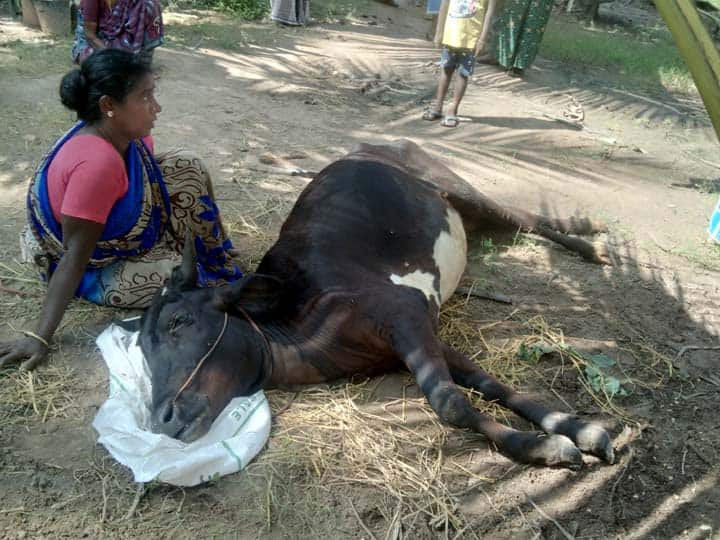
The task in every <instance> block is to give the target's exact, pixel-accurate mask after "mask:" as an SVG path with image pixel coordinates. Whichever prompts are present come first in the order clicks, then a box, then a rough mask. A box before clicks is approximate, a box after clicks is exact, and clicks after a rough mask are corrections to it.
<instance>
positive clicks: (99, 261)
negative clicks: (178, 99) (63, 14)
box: [0, 49, 242, 369]
mask: <svg viewBox="0 0 720 540" xmlns="http://www.w3.org/2000/svg"><path fill="white" fill-rule="evenodd" d="M154 90H155V78H154V76H153V73H152V72H151V70H150V68H149V67H148V66H147V65H146V64H144V63H142V62H141V61H140V60H139V59H138V58H137V57H136V56H134V55H132V54H130V53H127V52H125V51H119V50H112V49H106V50H102V51H99V52H97V53H95V54H93V55H92V56H90V57H89V58H88V59H87V60H86V61H85V62H84V63H83V64H82V66H81V67H80V69H76V70H73V71H71V72H70V73H68V74H67V75H65V77H64V78H63V79H62V83H61V85H60V97H61V100H62V102H63V104H64V105H65V106H66V107H68V108H70V109H72V110H74V111H77V115H78V118H79V122H78V123H77V124H75V126H73V127H72V129H70V131H68V132H67V133H66V134H65V135H64V136H62V137H61V138H60V139H59V141H58V142H57V143H56V144H55V146H54V147H53V148H52V149H51V150H50V152H49V154H48V155H47V156H46V157H45V158H44V159H43V160H42V161H41V163H40V165H39V167H38V169H37V171H36V173H35V177H34V178H33V179H32V180H31V182H30V187H29V190H28V196H27V206H28V225H27V228H26V230H25V231H24V234H23V246H22V248H23V252H24V253H26V254H29V255H30V257H31V258H32V260H34V261H35V262H36V263H37V264H38V265H39V266H40V267H41V273H42V274H43V277H44V278H45V279H46V280H48V289H47V294H46V297H45V302H44V305H43V308H42V312H41V315H40V320H39V322H38V325H37V328H36V329H35V331H34V332H31V331H27V332H24V333H25V338H22V339H18V340H15V341H11V342H5V343H0V367H2V366H3V365H5V364H8V363H11V362H15V361H19V360H23V359H27V360H26V361H25V362H24V363H23V364H22V367H23V368H25V369H32V368H34V367H35V366H36V365H37V364H39V363H40V362H41V361H42V360H43V359H44V358H45V356H46V354H47V352H48V348H49V342H50V340H51V338H52V335H53V333H54V332H55V329H56V328H57V326H58V324H59V323H60V321H61V319H62V317H63V314H64V313H65V310H66V308H67V306H68V304H69V302H70V300H71V299H72V297H73V293H75V296H78V297H81V298H84V299H86V300H89V301H91V302H94V303H96V304H101V305H108V306H118V307H131V308H143V307H146V306H148V305H149V303H150V300H151V298H152V296H153V294H154V293H155V292H156V291H157V290H158V289H159V288H161V287H162V286H163V283H164V280H165V278H167V277H168V276H169V274H170V272H171V270H172V268H173V267H174V266H175V265H177V264H178V263H179V261H180V253H181V252H182V247H183V244H184V241H185V238H186V232H187V233H188V237H192V239H193V241H194V245H195V249H196V251H197V254H198V261H199V262H198V270H199V272H200V278H199V284H200V285H205V286H213V285H218V284H221V283H224V282H228V281H233V280H236V279H238V278H239V277H241V275H242V274H241V272H240V269H239V267H238V266H237V265H236V264H235V262H234V261H233V259H232V255H233V252H234V250H233V248H232V244H231V242H230V240H228V239H227V236H226V233H225V231H224V228H223V225H222V222H221V220H220V215H219V212H218V209H217V206H216V205H215V202H214V197H213V190H212V185H211V182H210V177H209V175H208V172H207V170H206V169H205V166H204V164H203V163H202V161H201V160H200V159H199V158H198V157H197V156H195V155H194V154H192V153H190V152H187V151H174V152H168V153H165V154H163V155H162V156H160V155H153V141H152V139H151V137H150V130H151V129H152V128H153V126H154V123H155V119H156V117H157V114H158V113H159V112H160V111H161V107H160V105H159V104H158V102H157V101H156V100H155V96H154Z"/></svg>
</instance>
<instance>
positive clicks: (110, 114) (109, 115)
mask: <svg viewBox="0 0 720 540" xmlns="http://www.w3.org/2000/svg"><path fill="white" fill-rule="evenodd" d="M107 115H108V118H112V117H113V116H115V113H114V112H112V111H108V113H107Z"/></svg>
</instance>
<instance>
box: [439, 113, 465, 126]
mask: <svg viewBox="0 0 720 540" xmlns="http://www.w3.org/2000/svg"><path fill="white" fill-rule="evenodd" d="M459 123H460V119H459V118H458V117H457V116H453V115H448V116H446V117H445V118H443V120H442V122H440V125H441V126H443V127H449V128H454V127H458V124H459Z"/></svg>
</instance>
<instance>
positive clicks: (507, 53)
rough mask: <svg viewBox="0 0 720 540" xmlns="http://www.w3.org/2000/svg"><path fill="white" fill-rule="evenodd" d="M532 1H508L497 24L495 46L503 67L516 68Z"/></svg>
mask: <svg viewBox="0 0 720 540" xmlns="http://www.w3.org/2000/svg"><path fill="white" fill-rule="evenodd" d="M531 1H532V0H507V1H506V2H505V5H504V7H503V8H502V12H501V15H500V17H499V20H498V22H497V28H498V32H497V36H496V38H495V39H496V40H495V46H496V49H497V59H498V62H499V63H500V65H501V66H503V67H504V68H507V69H511V68H513V67H516V66H515V57H516V55H517V50H518V42H519V41H520V39H521V37H522V34H523V32H524V25H525V18H526V16H527V12H528V10H529V7H530V3H531Z"/></svg>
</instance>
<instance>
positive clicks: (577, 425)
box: [443, 344, 615, 463]
mask: <svg viewBox="0 0 720 540" xmlns="http://www.w3.org/2000/svg"><path fill="white" fill-rule="evenodd" d="M443 352H444V357H445V360H446V361H447V365H448V368H449V369H450V373H451V375H452V377H453V380H454V381H455V382H456V383H457V384H459V385H461V386H464V387H466V388H472V389H473V390H477V391H478V392H481V393H482V394H483V399H485V400H487V401H497V402H498V403H499V404H500V405H502V406H503V407H507V408H508V409H510V410H511V411H513V412H514V413H516V414H518V415H520V416H522V417H523V418H525V419H526V420H529V421H530V422H532V423H533V424H535V425H536V426H539V427H541V428H542V429H543V430H544V431H545V432H547V433H557V434H560V435H565V436H566V437H569V438H570V439H571V440H572V441H573V442H574V443H575V444H576V445H577V447H578V448H579V449H580V450H582V451H583V452H588V453H590V454H593V455H596V456H598V457H599V458H601V459H604V460H605V461H607V462H608V463H612V462H613V461H614V459H615V455H614V452H613V447H612V442H611V441H610V437H609V436H608V434H607V432H606V431H605V430H604V429H603V428H601V427H600V426H598V425H595V424H590V423H587V422H583V421H582V420H579V419H577V418H576V417H574V416H572V415H570V414H567V413H561V412H557V411H552V410H550V409H548V408H547V407H545V406H544V405H541V404H539V403H536V402H535V401H533V400H531V399H528V398H527V397H526V396H524V395H522V394H519V393H518V392H516V391H515V390H513V389H512V388H509V387H507V386H505V385H504V384H502V383H500V382H499V381H498V380H496V379H495V378H494V377H492V375H490V374H489V373H487V372H486V371H484V370H483V369H481V368H480V367H478V366H477V365H475V364H474V363H473V362H472V361H471V360H469V359H468V358H467V357H465V355H463V354H461V353H459V352H458V351H456V350H454V349H452V348H451V347H448V346H447V345H444V344H443Z"/></svg>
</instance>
